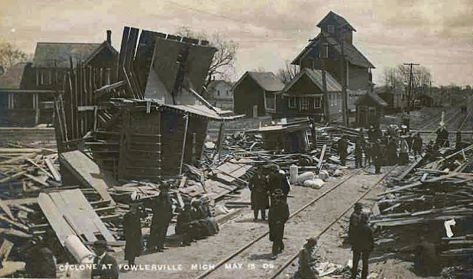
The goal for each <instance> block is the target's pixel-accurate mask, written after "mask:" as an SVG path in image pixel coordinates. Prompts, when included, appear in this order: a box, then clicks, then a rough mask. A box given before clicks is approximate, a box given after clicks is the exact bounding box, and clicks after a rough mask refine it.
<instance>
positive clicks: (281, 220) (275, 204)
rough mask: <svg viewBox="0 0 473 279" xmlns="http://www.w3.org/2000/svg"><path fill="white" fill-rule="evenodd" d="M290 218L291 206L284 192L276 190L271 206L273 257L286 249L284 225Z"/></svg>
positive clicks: (270, 223) (270, 221) (270, 236)
mask: <svg viewBox="0 0 473 279" xmlns="http://www.w3.org/2000/svg"><path fill="white" fill-rule="evenodd" d="M288 219H289V206H288V205H287V203H286V199H285V197H284V193H283V192H282V191H281V190H276V191H275V192H274V193H273V194H272V199H271V207H270V208H269V216H268V223H269V240H270V241H272V242H273V247H272V255H273V256H272V259H276V258H277V255H278V254H279V253H281V252H282V251H283V250H284V242H283V237H284V225H285V224H286V222H287V220H288Z"/></svg>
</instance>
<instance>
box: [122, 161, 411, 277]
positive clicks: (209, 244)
mask: <svg viewBox="0 0 473 279" xmlns="http://www.w3.org/2000/svg"><path fill="white" fill-rule="evenodd" d="M390 169H391V168H388V167H386V168H384V169H383V172H387V171H389V170H390ZM402 169H403V167H397V168H396V169H395V170H393V171H392V172H391V174H390V175H395V174H396V173H399V172H401V171H402ZM343 172H344V176H342V177H339V178H330V180H329V181H328V182H327V183H326V184H325V185H324V186H323V187H322V188H321V189H318V190H317V189H311V188H305V187H300V186H294V187H293V189H292V191H291V193H290V195H291V197H289V198H288V203H289V207H290V211H291V212H294V211H296V210H297V209H299V208H301V207H302V206H303V205H305V204H307V203H308V202H309V201H311V200H312V199H314V198H315V197H317V196H319V195H321V194H322V193H324V192H325V191H327V190H329V189H331V188H332V187H334V186H335V185H336V184H337V183H339V182H340V181H342V180H344V179H346V178H348V176H349V175H350V174H352V173H353V172H359V173H358V174H355V175H354V176H353V177H352V178H351V179H350V180H349V181H347V183H345V184H342V185H341V186H340V187H338V188H336V189H335V190H333V191H332V192H330V193H329V194H327V195H326V196H324V197H323V198H321V199H320V200H319V201H317V202H316V203H315V204H314V205H312V206H310V207H309V208H307V210H304V211H303V212H301V213H300V214H298V215H297V216H295V217H294V218H292V219H290V220H289V221H288V223H287V225H286V231H285V240H284V242H285V245H286V249H285V251H284V252H283V253H282V254H281V255H280V256H279V257H278V259H276V260H271V259H270V256H271V255H270V252H271V242H270V241H269V239H268V236H265V237H263V238H262V239H261V240H260V241H258V242H257V243H256V244H255V245H253V246H251V247H250V248H248V249H246V250H245V251H243V252H242V253H241V254H240V255H238V256H236V257H235V258H233V259H232V260H230V261H229V262H228V265H227V266H224V267H223V268H220V269H217V270H216V271H215V272H213V273H212V274H210V275H209V276H208V278H218V279H224V278H268V277H269V276H270V275H271V274H273V273H274V272H275V270H276V269H277V268H278V266H280V265H282V264H283V263H284V262H286V261H287V260H288V259H289V258H291V256H293V255H295V254H296V253H297V252H298V251H299V250H300V249H301V247H302V245H303V244H304V243H305V239H306V238H308V237H310V236H316V235H318V234H319V233H320V232H321V231H322V230H323V229H324V228H325V227H326V226H327V225H329V224H330V223H331V222H332V221H333V220H334V219H335V218H336V217H338V216H339V215H340V214H341V213H343V212H344V211H345V210H347V209H349V210H348V211H347V213H346V214H345V216H344V217H343V218H341V219H340V220H339V221H338V222H337V223H335V224H334V225H333V226H331V228H330V229H329V230H328V231H327V232H326V233H324V234H323V235H322V236H321V238H320V254H321V256H322V258H323V261H328V262H331V263H334V264H339V265H342V266H345V265H346V264H347V262H348V260H350V259H351V250H350V248H349V247H347V246H346V245H343V244H342V242H343V237H344V234H345V230H346V227H347V223H348V218H349V215H350V214H351V212H352V209H351V205H352V203H353V202H354V201H356V200H357V199H358V198H359V197H361V196H362V195H363V194H364V193H365V192H366V191H367V189H368V187H369V186H371V185H373V184H375V183H376V182H377V181H378V180H380V179H381V178H382V176H383V174H381V175H375V174H373V169H372V168H370V169H363V170H356V169H353V168H348V169H344V170H343ZM383 190H384V186H383V183H381V184H379V185H378V186H377V187H375V189H374V190H373V191H371V192H370V193H369V194H368V195H367V196H366V197H365V198H364V199H363V200H362V202H363V203H364V204H365V205H367V207H370V206H371V205H372V204H373V202H374V201H373V198H374V197H375V196H376V195H377V194H378V193H380V192H382V191H383ZM243 196H244V197H246V198H247V199H249V195H248V192H247V190H245V191H243ZM267 230H268V225H267V223H266V222H263V221H258V222H254V221H253V213H252V211H251V210H250V209H249V208H244V209H241V210H240V211H239V212H238V214H235V215H234V216H233V218H231V219H230V220H228V221H226V222H225V223H224V224H221V225H220V232H219V234H217V235H215V236H212V237H209V238H207V239H203V240H198V241H197V242H194V243H192V245H191V246H189V247H169V249H168V250H165V251H164V252H163V253H154V254H147V255H143V256H141V257H139V258H137V260H136V263H137V264H138V265H139V268H141V270H136V271H128V272H123V273H121V274H120V278H169V279H171V278H195V277H196V276H198V275H200V274H202V273H203V272H205V271H206V270H207V269H209V268H212V266H213V265H215V264H217V263H218V262H220V261H221V260H222V259H224V258H226V257H227V256H229V255H231V254H232V253H233V252H235V251H236V250H238V249H239V248H241V247H242V246H244V245H245V244H247V243H248V242H250V241H251V240H253V239H255V238H256V237H258V236H260V235H261V234H262V233H264V232H266V231H267ZM116 257H117V259H118V261H119V264H125V261H124V260H123V254H121V253H120V254H117V255H116ZM409 268H410V263H404V262H398V261H396V260H387V261H384V262H380V263H376V264H372V266H371V268H370V271H371V273H372V276H373V277H372V278H417V277H416V276H415V275H414V274H413V273H412V272H411V271H410V270H409ZM296 269H297V261H294V262H293V263H292V265H290V266H289V267H288V268H287V269H286V270H285V271H284V272H283V273H282V274H281V275H280V276H279V278H290V277H291V276H292V274H293V273H294V272H295V271H296ZM325 278H330V277H325ZM334 278H335V277H334Z"/></svg>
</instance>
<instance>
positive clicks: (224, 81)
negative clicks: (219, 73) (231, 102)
mask: <svg viewBox="0 0 473 279" xmlns="http://www.w3.org/2000/svg"><path fill="white" fill-rule="evenodd" d="M218 84H225V85H227V86H228V87H232V86H233V84H232V83H231V82H229V81H226V80H223V79H217V80H212V81H211V82H210V83H209V86H207V90H208V91H211V90H213V89H214V88H215V86H217V85H218Z"/></svg>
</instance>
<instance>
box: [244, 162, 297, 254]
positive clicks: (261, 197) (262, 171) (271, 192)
mask: <svg viewBox="0 0 473 279" xmlns="http://www.w3.org/2000/svg"><path fill="white" fill-rule="evenodd" d="M249 182H250V183H249V188H250V190H251V208H252V209H253V212H254V220H255V221H256V220H258V216H259V213H261V219H262V220H266V210H267V209H269V213H268V224H269V239H270V241H272V242H273V247H272V258H273V259H275V258H276V257H277V255H278V254H280V253H281V252H282V251H283V250H284V242H283V236H284V226H285V224H286V222H287V220H288V219H289V206H288V204H287V195H288V194H289V191H290V189H291V188H290V184H289V181H288V180H287V177H286V175H285V173H284V171H282V170H280V169H279V166H277V165H275V164H269V165H264V166H259V167H258V168H257V169H256V172H255V174H254V175H253V177H252V178H251V179H250V181H249Z"/></svg>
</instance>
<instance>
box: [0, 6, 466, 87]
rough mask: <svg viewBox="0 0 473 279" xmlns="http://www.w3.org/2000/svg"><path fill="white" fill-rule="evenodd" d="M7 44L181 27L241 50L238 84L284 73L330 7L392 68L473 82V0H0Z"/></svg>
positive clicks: (359, 42) (369, 52)
mask: <svg viewBox="0 0 473 279" xmlns="http://www.w3.org/2000/svg"><path fill="white" fill-rule="evenodd" d="M0 7H1V8H0V39H2V40H6V41H11V42H14V43H15V44H16V45H17V46H18V47H20V48H22V49H24V50H25V51H26V52H28V53H33V52H34V47H35V45H36V42H38V41H52V42H53V41H62V42H102V41H103V40H104V38H105V30H106V29H111V30H112V32H113V33H112V41H113V45H114V47H115V48H117V49H119V43H120V40H121V33H122V30H123V26H125V25H128V26H134V27H138V28H141V29H149V30H155V31H161V32H165V33H173V32H175V31H176V30H177V29H178V28H179V27H181V26H189V27H191V28H192V29H194V30H196V31H198V32H206V33H214V32H218V33H221V34H222V35H223V36H224V37H225V38H227V39H231V40H234V41H235V42H237V43H238V44H239V49H238V54H237V63H236V68H237V69H236V70H237V74H236V76H235V77H234V79H236V78H238V75H241V74H242V73H244V72H245V71H247V70H254V69H265V70H267V71H276V70H277V69H278V68H281V67H283V65H284V61H286V60H292V59H293V58H294V57H295V56H297V54H298V53H299V52H300V51H301V50H302V48H303V47H304V46H305V45H306V44H307V40H308V39H310V38H313V37H315V36H316V35H317V34H318V32H319V29H318V28H317V27H316V25H317V23H318V22H319V21H320V20H321V19H322V18H323V17H324V16H325V15H326V14H327V13H328V12H329V11H330V10H332V11H334V12H336V13H338V14H339V15H341V16H343V17H344V18H345V19H347V20H348V22H350V24H351V25H352V26H353V27H354V28H355V29H356V30H357V32H356V33H355V34H354V44H355V46H356V47H357V48H358V49H359V50H360V51H361V52H362V53H363V54H364V55H365V56H366V57H367V58H368V59H369V60H370V61H371V62H372V63H373V64H374V65H375V66H376V69H375V71H374V78H375V82H377V83H378V84H381V83H382V81H383V77H382V76H383V69H384V68H385V67H390V66H395V65H397V64H400V63H403V62H415V63H420V64H421V65H423V66H425V67H427V68H429V69H430V70H431V72H432V75H433V79H434V84H437V85H448V84H450V83H456V84H460V85H467V84H473V0H389V1H387V0H386V1H385V0H308V1H304V0H238V1H237V0H218V1H217V0H195V1H191V0H131V1H130V0H103V1H102V0H0Z"/></svg>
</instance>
